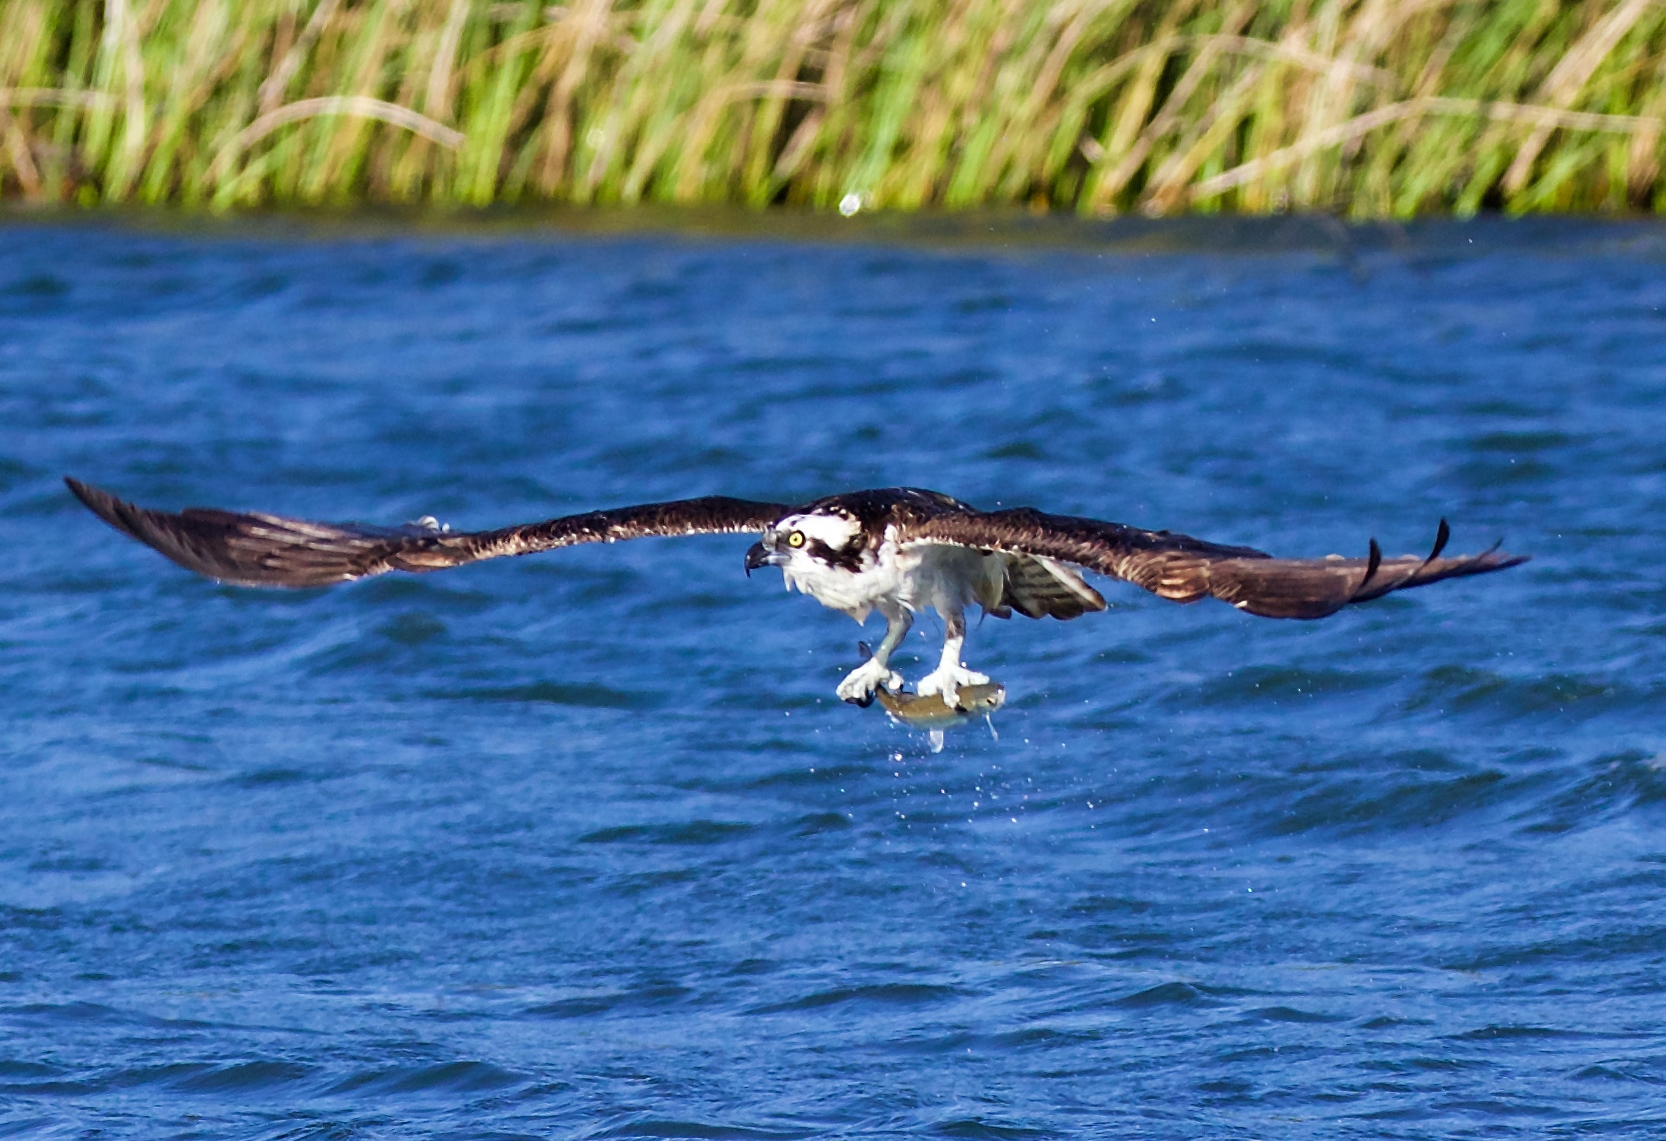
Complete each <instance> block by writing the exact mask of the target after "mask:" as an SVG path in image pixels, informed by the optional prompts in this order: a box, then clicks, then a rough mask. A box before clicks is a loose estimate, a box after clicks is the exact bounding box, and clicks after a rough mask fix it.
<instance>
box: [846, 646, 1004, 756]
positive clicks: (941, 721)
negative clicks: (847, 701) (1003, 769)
mask: <svg viewBox="0 0 1666 1141" xmlns="http://www.w3.org/2000/svg"><path fill="white" fill-rule="evenodd" d="M856 648H857V650H858V651H859V652H860V653H861V655H862V660H863V661H867V660H868V659H869V658H870V657H872V656H873V654H872V652H871V651H870V650H869V649H868V644H867V643H866V642H858V643H856ZM955 697H956V702H955V704H954V705H950V704H949V703H948V701H947V700H946V699H945V698H944V697H943V695H942V694H940V693H934V694H931V695H930V696H928V697H922V696H920V695H919V694H917V693H909V692H908V691H907V690H894V689H891V688H889V687H888V686H883V685H882V686H879V687H878V688H877V689H875V690H874V698H878V699H879V704H880V705H881V706H883V707H884V709H885V713H886V715H887V716H889V717H890V718H891V720H892V721H895V722H896V723H897V724H898V725H901V726H902V727H903V728H905V729H920V730H923V731H924V732H925V733H926V734H927V736H928V737H929V738H930V739H931V751H932V752H934V753H936V752H940V751H941V750H942V748H943V730H945V729H953V728H955V727H957V726H960V725H966V724H969V723H971V722H972V721H975V720H977V719H978V718H980V717H981V718H983V720H984V722H985V723H986V724H987V725H988V726H989V732H990V734H991V735H992V736H994V735H995V721H994V719H993V718H992V717H991V716H990V715H991V714H992V713H994V712H995V711H996V710H997V709H999V708H1001V706H1002V705H1003V704H1005V702H1006V699H1007V687H1006V686H1004V685H1002V684H1001V683H1000V682H998V681H990V682H984V683H983V684H981V685H963V686H961V687H960V688H959V691H958V692H957V693H956V695H955ZM860 704H862V705H872V704H873V698H870V699H869V700H867V701H864V702H861V703H860Z"/></svg>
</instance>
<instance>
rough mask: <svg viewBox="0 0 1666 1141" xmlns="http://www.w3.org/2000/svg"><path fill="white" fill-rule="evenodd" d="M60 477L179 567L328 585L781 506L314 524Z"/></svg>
mask: <svg viewBox="0 0 1666 1141" xmlns="http://www.w3.org/2000/svg"><path fill="white" fill-rule="evenodd" d="M64 482H65V483H66V484H68V485H69V489H70V490H71V491H73V492H74V493H75V495H76V497H77V498H79V499H80V500H81V502H82V503H85V504H86V505H87V506H88V507H90V508H91V509H92V510H93V512H94V513H95V514H97V515H98V516H99V517H100V518H101V519H103V520H104V521H105V522H106V523H109V524H110V525H111V526H112V527H115V528H116V529H117V530H120V531H124V532H126V533H127V534H129V535H131V536H133V537H134V538H135V539H138V540H139V541H140V542H142V543H146V544H148V545H150V546H152V547H155V548H156V549H157V550H158V551H161V552H162V553H163V554H164V555H167V556H168V557H169V558H170V559H172V560H173V561H174V562H176V563H178V564H179V565H180V566H182V567H185V568H187V569H189V570H194V571H196V572H197V573H198V574H202V575H207V576H208V577H209V578H213V579H218V580H220V581H221V582H230V583H235V584H237V585H239V586H277V587H307V586H328V585H330V584H331V583H337V582H346V581H348V580H350V579H355V578H365V577H366V576H369V575H377V574H385V573H386V572H388V571H395V570H402V571H412V572H421V571H432V570H441V569H444V568H445V567H454V566H461V565H462V564H464V563H473V562H479V561H480V560H482V559H495V558H500V557H502V556H505V555H527V554H532V553H534V552H536V551H553V550H555V549H557V548H559V547H571V546H576V545H578V544H580V543H613V542H618V541H620V540H623V539H640V538H646V537H648V536H652V535H702V534H726V533H734V532H756V531H762V530H763V529H764V528H765V527H766V526H768V525H769V524H770V523H771V522H773V521H774V520H776V519H779V518H780V517H781V515H782V514H783V513H784V512H785V511H786V510H787V508H786V506H785V505H784V504H780V503H753V502H749V501H747V500H744V499H728V498H725V497H723V496H707V497H705V498H702V499H683V500H678V501H675V502H670V503H645V504H642V505H640V506H637V507H626V508H622V509H620V510H618V511H590V512H586V513H584V514H582V515H564V516H561V517H560V518H557V519H549V520H546V521H545V522H542V523H525V524H521V525H518V526H514V527H502V528H499V529H497V530H495V531H446V530H442V529H440V528H439V527H438V526H424V525H420V524H409V525H407V526H404V527H371V526H366V525H364V524H360V523H313V522H308V521H307V520H304V519H290V518H286V517H284V516H281V515H265V514H260V513H256V512H246V513H239V512H232V511H220V510H217V509H215V508H209V507H187V508H186V509H185V510H183V511H179V512H172V511H153V510H150V509H149V508H145V507H139V506H136V505H134V504H132V503H128V502H127V501H125V500H122V499H118V498H116V497H115V496H113V495H111V494H110V493H109V492H107V491H101V490H99V489H98V488H96V487H91V486H88V485H87V484H85V483H82V482H80V481H79V480H75V479H69V478H67V477H66V478H65V480H64Z"/></svg>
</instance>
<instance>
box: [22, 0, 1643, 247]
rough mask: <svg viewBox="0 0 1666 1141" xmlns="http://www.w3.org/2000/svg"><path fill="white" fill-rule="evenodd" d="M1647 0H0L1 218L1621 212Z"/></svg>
mask: <svg viewBox="0 0 1666 1141" xmlns="http://www.w3.org/2000/svg"><path fill="white" fill-rule="evenodd" d="M1663 121H1666V5H1662V4H1657V3H1653V2H1652V0H1590V2H1584V3H1555V2H1545V0H1497V2H1492V3H1480V2H1463V0H1288V2H1278V3H1250V2H1247V0H1055V2H1047V0H1040V2H1036V0H936V2H933V3H923V2H914V0H570V2H569V3H566V4H559V5H552V4H548V3H537V2H531V0H524V2H510V0H0V200H8V201H12V202H16V201H19V200H26V201H34V202H45V203H55V202H71V203H80V204H85V205H93V204H100V203H170V204H179V205H184V206H187V207H214V208H228V207H243V206H257V205H270V204H300V203H306V204H314V203H327V204H359V203H366V202H374V203H421V204H430V205H432V204H441V203H457V204H473V205H487V204H496V203H512V204H516V203H518V204H526V203H534V202H574V203H633V202H650V201H651V202H674V203H732V204H746V205H752V206H765V205H768V204H772V203H787V204H799V205H807V206H814V207H818V208H823V209H830V210H832V209H837V210H842V211H843V212H845V213H850V212H853V211H855V210H858V209H874V208H878V209H895V210H912V209H919V208H936V209H943V208H947V209H959V208H969V207H999V206H1024V207H1028V208H1031V209H1034V210H1038V211H1039V210H1075V211H1079V212H1082V213H1085V214H1090V215H1105V214H1114V213H1120V212H1130V211H1142V212H1145V213H1150V214H1170V213H1182V212H1197V211H1205V212H1208V211H1222V210H1227V211H1242V212H1255V213H1262V212H1272V211H1282V210H1323V211H1337V212H1341V213H1345V214H1348V215H1352V216H1355V217H1381V216H1409V215H1414V214H1420V213H1428V212H1443V211H1456V212H1458V213H1460V214H1466V213H1471V212H1474V211H1476V210H1479V209H1491V208H1499V209H1504V210H1508V211H1514V212H1524V211H1548V210H1555V211H1609V212H1619V211H1627V210H1644V211H1653V210H1657V209H1660V208H1661V207H1662V205H1663V204H1666V197H1663V186H1662V180H1661V176H1660V147H1661V127H1662V123H1663Z"/></svg>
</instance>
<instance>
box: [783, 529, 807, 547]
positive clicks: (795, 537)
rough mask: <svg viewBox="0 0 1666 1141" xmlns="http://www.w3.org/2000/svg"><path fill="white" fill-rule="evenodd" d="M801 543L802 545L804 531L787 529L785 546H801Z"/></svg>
mask: <svg viewBox="0 0 1666 1141" xmlns="http://www.w3.org/2000/svg"><path fill="white" fill-rule="evenodd" d="M803 545H804V532H803V531H789V532H788V533H787V546H789V547H802V546H803Z"/></svg>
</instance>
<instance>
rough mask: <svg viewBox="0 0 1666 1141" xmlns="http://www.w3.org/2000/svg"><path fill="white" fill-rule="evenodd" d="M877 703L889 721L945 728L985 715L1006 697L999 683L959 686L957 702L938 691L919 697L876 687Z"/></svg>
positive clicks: (910, 725) (910, 726) (923, 727)
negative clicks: (883, 709)
mask: <svg viewBox="0 0 1666 1141" xmlns="http://www.w3.org/2000/svg"><path fill="white" fill-rule="evenodd" d="M874 696H875V697H877V698H878V699H879V704H881V705H883V706H884V707H885V712H886V713H888V714H890V715H891V720H893V721H895V722H897V723H898V724H899V725H906V726H908V727H909V728H910V729H947V728H950V727H952V726H955V725H964V724H965V723H967V722H968V721H971V720H973V719H974V718H978V717H987V716H989V715H990V714H991V713H993V712H995V711H996V710H997V709H999V708H1001V704H1002V703H1003V702H1005V701H1006V699H1007V687H1006V686H1004V685H1002V684H1000V683H999V682H993V681H992V682H987V683H985V684H983V685H963V686H961V687H960V692H959V694H958V695H957V696H958V697H959V699H960V700H959V701H958V702H957V703H956V704H954V705H950V704H949V703H948V702H947V701H945V700H944V699H943V695H942V694H940V693H934V694H932V695H931V696H930V697H921V696H920V695H919V694H917V693H893V692H892V691H891V690H889V689H886V688H885V687H884V686H880V687H879V688H878V689H877V690H875V691H874Z"/></svg>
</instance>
